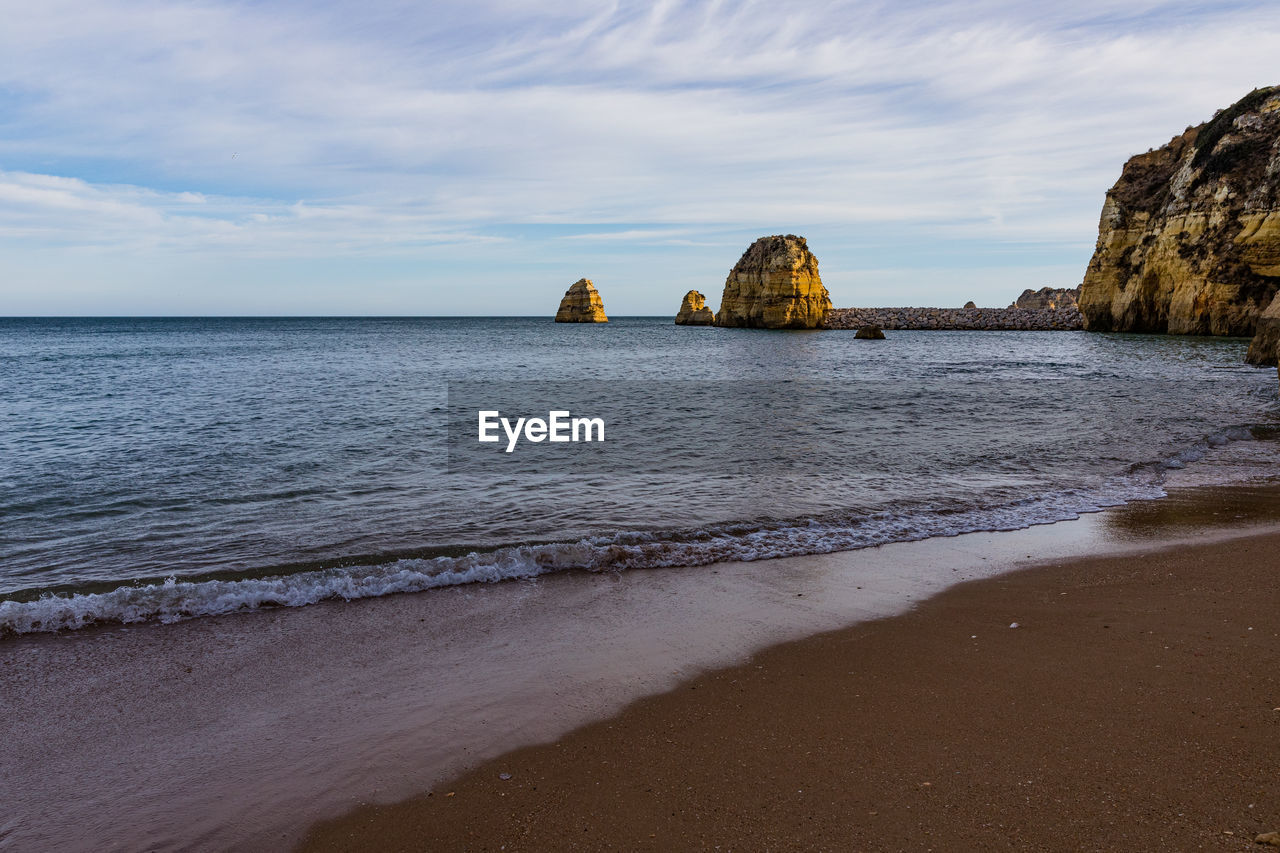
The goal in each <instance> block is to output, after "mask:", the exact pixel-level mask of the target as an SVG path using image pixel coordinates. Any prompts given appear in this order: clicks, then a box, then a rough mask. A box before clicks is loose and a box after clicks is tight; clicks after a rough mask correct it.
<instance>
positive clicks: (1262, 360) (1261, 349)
mask: <svg viewBox="0 0 1280 853" xmlns="http://www.w3.org/2000/svg"><path fill="white" fill-rule="evenodd" d="M1244 360H1245V361H1247V362H1249V363H1250V364H1261V365H1274V364H1276V363H1277V361H1278V360H1280V296H1277V297H1276V298H1275V299H1272V300H1271V305H1270V306H1268V308H1267V310H1266V311H1263V312H1262V315H1261V316H1260V317H1258V328H1257V334H1255V335H1254V336H1253V340H1252V341H1250V342H1249V354H1248V355H1246V356H1245V359H1244Z"/></svg>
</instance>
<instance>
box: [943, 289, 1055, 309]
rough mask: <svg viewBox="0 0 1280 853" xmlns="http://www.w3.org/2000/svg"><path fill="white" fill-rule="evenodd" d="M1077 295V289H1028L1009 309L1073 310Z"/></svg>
mask: <svg viewBox="0 0 1280 853" xmlns="http://www.w3.org/2000/svg"><path fill="white" fill-rule="evenodd" d="M1079 295H1080V289H1079V288H1078V287H1042V288H1040V289H1039V290H1032V289H1031V288H1029V287H1028V288H1027V289H1026V290H1024V291H1022V295H1021V296H1019V297H1018V299H1017V301H1015V302H1014V303H1013V304H1012V305H1010V306H1009V307H1010V308H1021V309H1022V310H1024V311H1061V310H1063V309H1066V308H1075V307H1076V298H1077V297H1078V296H1079ZM965 307H966V308H968V307H969V306H967V305H966V306H965Z"/></svg>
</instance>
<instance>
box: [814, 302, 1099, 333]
mask: <svg viewBox="0 0 1280 853" xmlns="http://www.w3.org/2000/svg"><path fill="white" fill-rule="evenodd" d="M825 326H826V328H828V329H853V330H857V329H860V328H862V327H863V326H879V327H880V328H882V329H933V330H938V331H947V330H951V331H966V332H1073V331H1076V330H1078V329H1082V328H1084V324H1083V321H1082V318H1081V316H1080V312H1079V311H1078V310H1077V309H1075V308H1074V307H1072V308H1059V309H1056V310H1048V309H1044V310H1027V309H1025V308H833V309H832V310H830V311H828V312H827V320H826V324H825Z"/></svg>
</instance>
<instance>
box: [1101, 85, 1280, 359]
mask: <svg viewBox="0 0 1280 853" xmlns="http://www.w3.org/2000/svg"><path fill="white" fill-rule="evenodd" d="M1277 290H1280V88H1267V89H1256V90H1254V91H1253V92H1251V93H1250V94H1249V95H1247V96H1245V97H1244V98H1243V99H1241V100H1240V101H1239V102H1238V103H1236V104H1234V105H1233V106H1231V107H1229V108H1228V109H1225V110H1223V111H1222V112H1220V113H1219V114H1218V115H1216V116H1215V117H1214V118H1213V120H1212V121H1209V122H1207V123H1205V124H1202V125H1200V126H1199V127H1193V128H1188V129H1187V130H1186V132H1185V133H1183V134H1182V135H1181V136H1176V137H1174V138H1173V139H1172V140H1171V141H1170V142H1169V144H1168V145H1165V146H1164V147H1163V148H1160V149H1158V150H1155V151H1150V152H1148V153H1146V154H1140V155H1138V156H1137V157H1134V158H1132V159H1131V160H1129V162H1128V163H1126V164H1125V167H1124V172H1123V173H1122V174H1121V176H1120V180H1118V181H1116V184H1115V186H1113V187H1112V188H1111V189H1110V191H1108V192H1107V198H1106V202H1105V203H1104V204H1103V207H1102V218H1101V221H1100V223H1099V227H1098V244H1097V248H1096V249H1095V251H1094V254H1093V260H1092V261H1090V263H1089V269H1088V271H1087V272H1086V274H1085V277H1084V283H1083V284H1082V285H1081V287H1080V296H1079V304H1080V311H1081V313H1082V314H1083V315H1084V323H1085V328H1086V329H1089V330H1092V331H1131V332H1167V333H1169V334H1179V335H1251V334H1253V333H1254V329H1255V326H1256V325H1257V321H1258V316H1259V315H1260V314H1261V313H1262V311H1263V310H1264V309H1265V308H1266V307H1267V306H1268V305H1270V303H1271V299H1272V297H1273V296H1274V295H1275V293H1276V292H1277Z"/></svg>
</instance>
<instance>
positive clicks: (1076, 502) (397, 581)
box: [0, 427, 1252, 636]
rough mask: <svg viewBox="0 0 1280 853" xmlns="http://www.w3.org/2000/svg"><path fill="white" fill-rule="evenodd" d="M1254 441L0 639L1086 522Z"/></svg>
mask: <svg viewBox="0 0 1280 853" xmlns="http://www.w3.org/2000/svg"><path fill="white" fill-rule="evenodd" d="M1251 437H1252V433H1251V430H1250V428H1248V427H1231V428H1228V429H1224V430H1220V431H1218V432H1216V433H1214V434H1212V435H1210V436H1208V437H1206V438H1205V439H1203V440H1201V441H1198V442H1196V443H1194V444H1193V445H1191V446H1189V447H1186V448H1184V449H1183V450H1181V451H1180V452H1178V453H1175V454H1173V455H1171V456H1169V457H1167V458H1165V459H1163V460H1161V461H1159V462H1155V463H1150V464H1145V465H1138V466H1134V467H1133V468H1132V469H1130V470H1129V471H1128V472H1127V473H1126V474H1124V475H1123V476H1120V477H1116V478H1113V479H1112V480H1110V481H1108V482H1107V483H1105V484H1104V485H1103V486H1101V487H1099V488H1096V489H1061V490H1056V491H1051V492H1048V493H1045V494H1042V495H1038V496H1036V497H1031V498H1025V499H1021V500H1015V501H1011V502H1008V503H1003V504H999V505H993V506H981V507H970V508H947V509H937V508H928V507H916V508H912V509H909V510H906V511H901V512H888V511H885V512H872V513H860V512H848V513H835V514H826V515H822V516H813V517H806V518H798V519H790V520H785V521H769V522H752V523H736V524H716V525H708V526H704V527H700V528H696V529H691V530H684V531H671V530H668V531H652V532H623V533H617V534H612V535H604V536H592V537H587V538H584V539H580V540H578V541H575V542H559V543H540V544H529V545H514V546H508V547H503V548H498V549H494V550H491V551H477V552H473V553H470V554H466V555H465V556H441V557H432V558H403V559H395V560H390V561H387V562H385V563H369V564H363V565H354V566H343V567H341V568H327V569H317V570H308V571H300V572H296V573H292V574H280V575H276V576H271V577H255V578H244V579H231V580H180V579H177V578H169V579H167V580H165V581H164V582H162V583H150V584H137V585H129V586H121V587H119V588H117V589H114V590H110V591H108V592H92V593H70V594H56V595H55V594H45V595H43V596H41V597H39V598H36V599H34V600H29V601H12V600H7V601H3V602H0V636H14V635H19V634H29V633H35V632H53V631H64V630H73V629H77V628H83V627H87V626H92V625H103V624H131V623H138V622H147V621H159V622H176V621H179V620H183V619H189V618H193V617H198V616H217V615H223V614H229V613H239V612H245V611H252V610H257V609H261V608H267V607H300V606H303V605H307V604H315V603H317V602H321V601H326V600H335V599H341V600H347V601H352V600H356V599H361V598H375V597H378V596H384V595H391V594H393V593H404V592H421V591H425V590H429V589H435V588H440V587H447V586H456V585H459V584H468V583H482V582H494V581H504V580H513V579H521V578H533V577H537V576H539V575H543V574H548V573H551V572H560V571H567V570H582V571H592V572H601V571H621V570H624V569H645V568H662V567H680V566H689V567H692V566H702V565H707V564H710V563H718V562H723V561H731V560H735V561H752V560H765V559H770V558H777V557H793V556H802V555H807V554H826V553H832V552H836V551H850V550H856V549H859V548H866V547H871V546H875V545H884V544H888V543H891V542H906V541H913V540H920V539H928V538H932V537H937V536H956V535H959V534H962V533H972V532H977V531H999V530H1016V529H1021V528H1025V527H1030V526H1032V525H1036V524H1048V523H1052V522H1057V521H1065V520H1068V519H1073V518H1078V517H1079V516H1080V515H1081V514H1083V513H1089V512H1096V511H1099V510H1102V509H1105V508H1107V507H1111V506H1118V505H1120V504H1123V503H1127V502H1129V501H1133V500H1148V499H1154V498H1159V497H1163V496H1164V494H1165V493H1164V489H1163V482H1164V478H1165V475H1166V474H1167V472H1169V471H1170V470H1177V469H1181V468H1183V467H1185V466H1186V465H1188V464H1190V463H1194V462H1196V461H1198V460H1200V459H1202V458H1204V456H1205V455H1206V454H1207V453H1208V452H1209V451H1210V450H1212V449H1213V448H1214V447H1218V446H1221V445H1224V444H1227V443H1229V442H1232V441H1240V440H1248V439H1250V438H1251Z"/></svg>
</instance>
